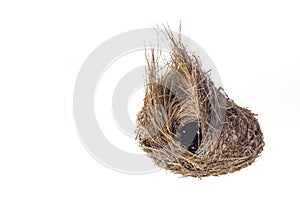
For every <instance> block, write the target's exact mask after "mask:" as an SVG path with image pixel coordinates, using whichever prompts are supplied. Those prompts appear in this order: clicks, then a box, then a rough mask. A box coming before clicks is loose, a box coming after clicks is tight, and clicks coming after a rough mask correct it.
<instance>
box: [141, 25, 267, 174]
mask: <svg viewBox="0 0 300 200" xmlns="http://www.w3.org/2000/svg"><path fill="white" fill-rule="evenodd" d="M165 31H166V36H167V38H168V41H169V43H170V47H171V52H170V60H169V61H168V62H166V63H165V64H164V66H159V64H158V57H157V56H155V52H154V50H153V49H152V51H151V56H149V57H147V63H148V65H147V69H146V73H147V80H146V87H145V98H144V105H143V108H142V110H141V111H140V112H139V113H138V116H137V139H138V141H139V144H140V146H141V148H142V149H143V150H144V151H145V152H146V153H147V155H148V156H149V157H150V158H152V159H153V161H154V162H155V164H156V165H158V166H159V167H161V168H164V169H167V170H170V171H172V172H173V173H176V174H181V175H183V176H192V177H199V178H201V177H206V176H218V175H222V174H226V173H230V172H234V171H237V170H240V169H242V168H244V167H247V166H249V165H250V164H252V163H253V162H254V160H255V158H257V157H258V156H259V154H260V153H261V152H262V150H263V147H264V141H263V134H262V132H261V129H260V126H259V123H258V121H257V119H256V115H255V114H253V113H252V112H251V111H250V110H248V109H246V108H242V107H240V106H238V105H237V104H235V103H234V101H233V100H231V99H230V98H228V96H227V95H226V94H225V92H224V91H223V89H222V88H216V87H215V85H214V83H213V81H212V80H211V78H210V75H209V72H205V71H203V69H202V66H201V62H200V59H199V58H198V57H197V56H196V55H193V54H191V53H189V52H188V50H187V49H186V47H185V46H184V44H182V43H181V38H180V37H181V36H180V35H179V36H178V37H175V36H174V35H173V33H172V32H171V31H170V30H167V29H165Z"/></svg>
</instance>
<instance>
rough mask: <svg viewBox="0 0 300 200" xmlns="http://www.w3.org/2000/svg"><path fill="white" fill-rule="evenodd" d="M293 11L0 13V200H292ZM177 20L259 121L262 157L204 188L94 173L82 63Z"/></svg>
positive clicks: (53, 7) (176, 8)
mask: <svg viewBox="0 0 300 200" xmlns="http://www.w3.org/2000/svg"><path fill="white" fill-rule="evenodd" d="M299 10H300V6H299V5H298V4H297V1H296V0H295V1H288V0H285V1H275V0H273V1H263V0H259V1H258V0H252V1H247V2H246V1H241V0H237V1H233V0H228V1H216V0H209V1H200V0H199V1H189V0H185V1H156V0H151V1H141V0H140V1H113V0H112V1H99V0H98V1H96V0H95V1H90V0H85V1H74V0H65V1H48V2H46V1H38V0H36V1H33V0H29V1H1V3H0V22H1V23H0V56H1V57H0V92H1V93H0V94H1V100H0V120H1V125H0V134H1V135H0V199H104V198H109V199H115V198H121V199H184V200H187V199H189V200H190V199H208V198H209V199H257V198H259V199H260V198H264V199H267V198H277V197H278V198H287V199H299V197H300V195H299V194H298V191H297V189H298V187H299V186H297V185H299V184H298V181H299V178H300V177H299V167H300V166H299V162H298V160H299V154H298V153H299V144H300V137H299V133H300V128H299V122H300V121H299V120H300V117H299V111H300V109H299V107H300V94H299V91H300V81H299V72H300V70H299V69H300V68H299V67H300V55H299V54H300V37H299V36H300V26H299V20H300V12H299ZM179 20H181V21H182V26H183V34H185V35H187V36H189V37H190V38H192V39H193V40H194V41H196V42H197V43H198V44H199V45H200V46H202V47H203V48H204V50H205V51H206V52H207V53H208V54H209V56H210V57H211V59H212V60H213V62H214V63H215V65H216V66H217V68H218V71H219V73H220V75H221V78H222V80H223V85H224V87H225V90H226V92H227V94H228V95H229V96H230V97H231V98H232V99H234V100H235V101H236V103H238V104H239V105H241V106H246V107H250V108H251V109H252V110H254V112H256V113H258V115H259V121H260V123H261V128H262V130H263V132H264V136H265V142H266V146H265V150H264V151H263V153H262V156H261V157H259V158H258V159H257V160H256V162H255V163H254V164H253V165H251V166H250V167H248V168H246V169H243V170H241V171H239V172H236V173H233V174H228V175H225V176H221V177H210V178H204V179H202V180H199V179H193V178H179V176H177V175H173V174H171V173H168V172H165V171H164V170H161V171H159V172H157V173H153V174H147V175H128V174H121V173H118V172H115V171H113V170H111V169H108V168H106V167H104V166H102V165H101V164H100V163H98V162H97V161H96V160H94V159H93V158H92V157H91V156H90V155H89V154H88V153H87V151H86V150H85V149H84V147H83V146H82V144H81V142H80V139H79V138H78V136H77V133H76V129H75V125H74V122H73V116H72V92H73V87H74V82H75V79H76V75H77V74H78V72H79V69H80V67H81V65H82V63H83V62H84V60H85V58H86V57H87V56H88V55H89V54H90V53H91V52H92V51H93V50H94V49H95V48H96V47H97V46H98V45H100V44H101V43H102V42H104V41H105V40H107V39H109V38H110V37H112V36H114V35H117V34H119V33H121V32H124V31H129V30H132V29H137V28H149V27H153V26H154V25H155V24H157V23H158V24H161V23H163V22H166V21H168V22H169V24H170V26H171V28H173V29H175V30H176V29H177V26H178V23H179ZM112 126H113V124H112Z"/></svg>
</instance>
